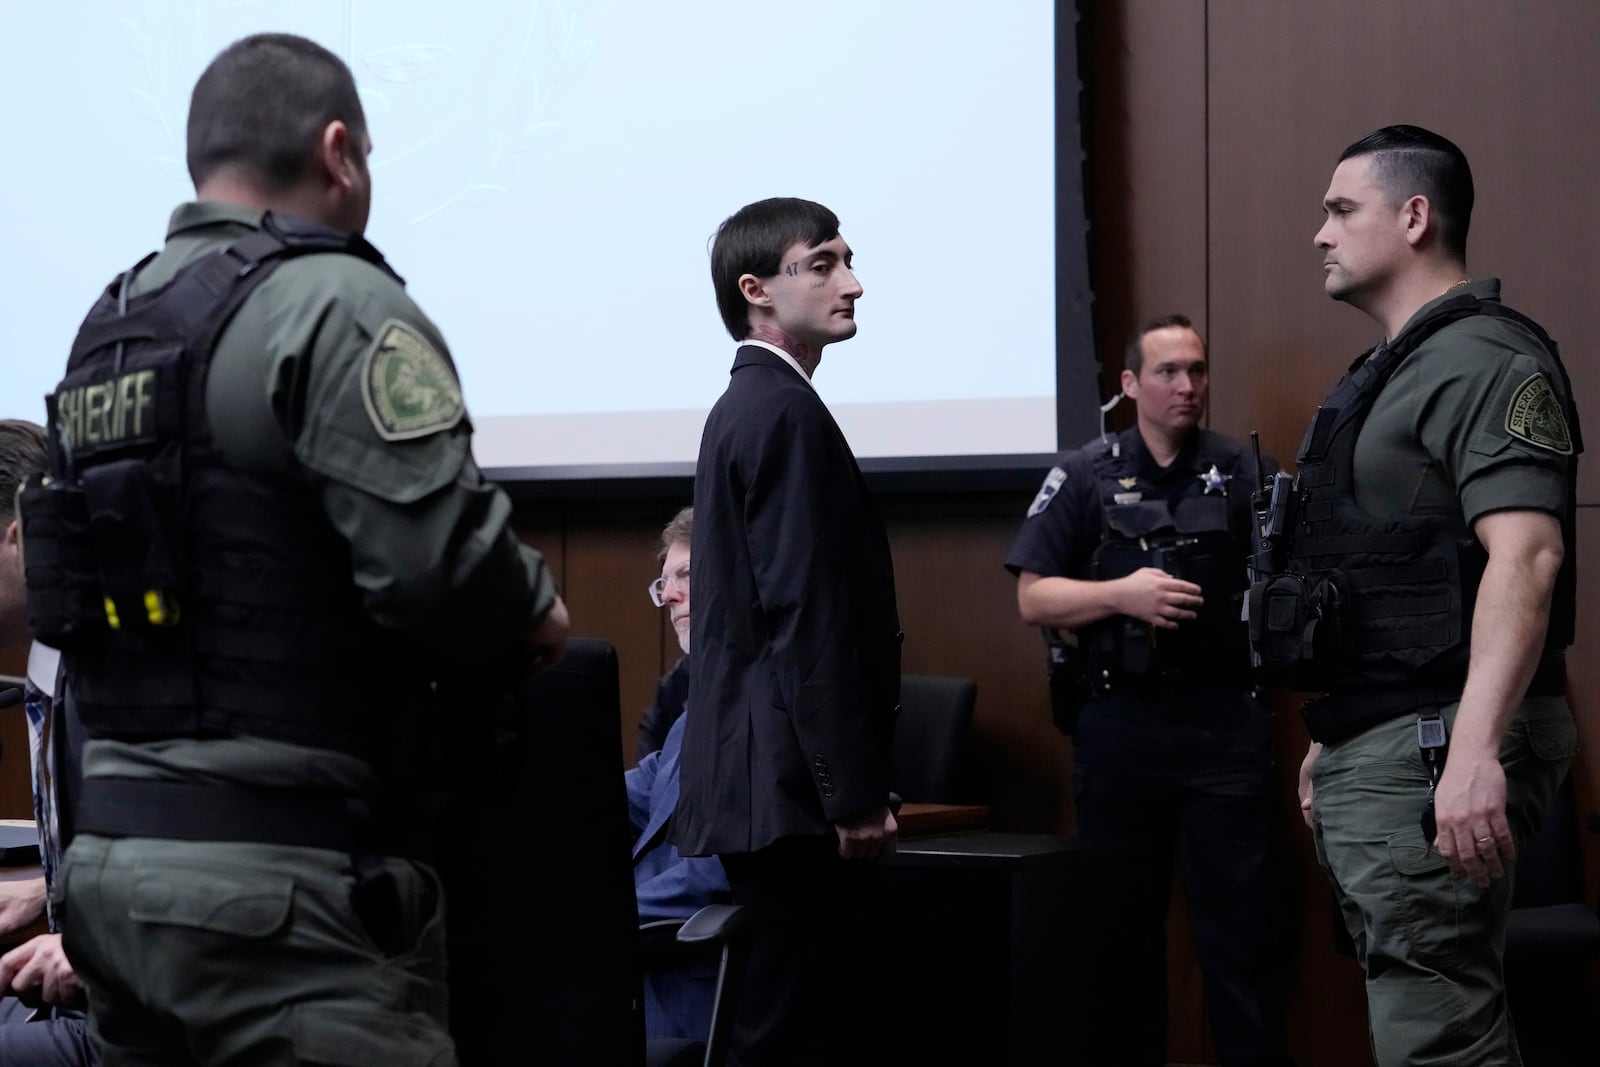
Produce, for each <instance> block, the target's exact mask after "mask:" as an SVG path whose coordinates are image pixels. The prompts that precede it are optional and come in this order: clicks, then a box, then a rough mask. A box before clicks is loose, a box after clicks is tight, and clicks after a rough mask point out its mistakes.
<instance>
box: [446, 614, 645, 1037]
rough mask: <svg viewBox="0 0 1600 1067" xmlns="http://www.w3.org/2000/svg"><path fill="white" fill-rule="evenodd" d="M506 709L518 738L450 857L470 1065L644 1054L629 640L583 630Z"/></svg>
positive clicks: (458, 1013)
mask: <svg viewBox="0 0 1600 1067" xmlns="http://www.w3.org/2000/svg"><path fill="white" fill-rule="evenodd" d="M506 710H507V711H508V712H509V713H510V714H509V716H508V718H510V719H513V720H515V721H511V722H508V723H507V724H506V726H505V727H504V728H503V730H502V733H503V734H509V735H512V736H511V738H510V739H507V738H505V737H502V741H501V745H500V748H499V751H498V752H497V754H496V757H495V758H494V760H493V761H492V762H493V766H490V767H485V768H483V773H482V774H481V775H480V776H479V777H478V778H477V779H475V780H469V781H468V782H467V783H465V789H464V790H463V795H461V796H459V797H457V798H456V800H455V801H454V802H453V807H454V812H455V814H454V815H453V816H452V818H451V820H450V823H449V825H450V827H451V833H450V835H449V839H448V845H449V851H448V855H447V856H446V857H442V858H441V862H440V868H441V873H442V874H443V875H444V877H445V886H446V892H447V894H448V895H449V905H450V921H449V924H448V926H447V929H448V931H449V937H450V961H449V962H450V982H451V1003H450V1007H451V1028H452V1031H453V1032H454V1034H455V1037H456V1044H457V1051H458V1054H459V1057H460V1062H461V1063H462V1065H463V1067H477V1065H485V1064H502V1063H560V1064H606V1065H610V1064H620V1065H627V1064H638V1063H641V1062H642V1060H643V1057H644V1017H643V1012H642V1010H641V1007H640V1001H641V993H640V981H639V956H638V952H639V949H638V923H639V911H638V904H637V902H636V901H635V899H634V892H633V859H632V847H631V841H632V829H631V827H630V825H629V823H628V808H627V794H626V793H625V791H624V789H623V784H622V727H621V722H622V712H621V702H620V699H619V696H618V682H617V654H616V650H615V649H614V648H613V647H612V646H611V645H610V644H609V643H608V642H605V641H599V640H594V639H584V638H574V639H572V640H571V641H569V642H568V643H567V650H566V654H565V655H564V656H563V657H562V659H561V661H560V663H558V664H557V665H556V666H555V667H553V668H551V669H550V670H548V671H546V672H545V673H543V674H540V675H537V676H535V677H533V678H530V679H527V680H526V681H524V682H523V683H522V684H521V685H519V686H518V687H517V689H516V691H515V693H514V694H513V695H512V697H511V698H510V705H509V706H508V708H507V709H506ZM453 713H454V714H459V715H463V716H467V715H473V714H483V715H488V714H492V713H493V709H490V708H477V707H462V708H458V709H454V711H453ZM438 728H439V729H440V730H441V731H443V730H448V729H450V724H448V723H441V724H439V727H438Z"/></svg>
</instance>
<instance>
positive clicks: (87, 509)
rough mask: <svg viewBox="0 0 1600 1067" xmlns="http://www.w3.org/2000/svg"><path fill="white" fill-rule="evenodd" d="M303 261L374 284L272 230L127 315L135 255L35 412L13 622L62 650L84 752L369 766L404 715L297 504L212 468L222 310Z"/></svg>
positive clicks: (308, 493)
mask: <svg viewBox="0 0 1600 1067" xmlns="http://www.w3.org/2000/svg"><path fill="white" fill-rule="evenodd" d="M315 252H322V253H329V252H336V253H345V254H351V255H356V256H358V257H360V258H362V259H364V260H366V261H368V262H371V263H373V264H375V265H377V266H379V267H380V268H382V269H384V270H385V271H387V270H388V268H387V266H386V265H385V264H384V262H383V258H382V256H381V255H379V254H378V252H377V250H376V249H375V248H373V247H372V246H371V245H370V244H368V243H367V242H366V241H364V240H362V239H361V238H359V237H355V238H352V237H350V236H348V235H345V234H342V233H338V232H336V231H332V230H327V229H323V228H321V227H315V226H311V225H310V224H306V223H301V222H298V221H295V220H288V219H277V218H274V217H273V216H271V215H268V216H266V218H265V220H264V222H263V228H262V229H261V230H259V231H255V232H252V233H251V234H249V235H248V236H245V237H242V238H240V239H239V240H237V241H235V242H234V243H233V244H231V245H229V246H228V247H227V248H225V249H223V250H221V251H218V252H213V253H211V254H209V255H206V256H204V257H203V258H201V259H199V260H197V261H196V262H194V263H191V264H189V265H188V266H186V267H185V268H184V269H182V270H181V271H180V272H179V273H178V274H177V275H176V276H175V277H174V278H173V279H172V280H171V281H170V282H169V283H167V284H166V285H164V286H162V287H161V288H160V289H158V290H155V291H153V292H149V293H145V294H141V295H139V296H135V297H132V298H129V296H128V289H129V286H130V283H131V281H132V278H133V276H134V274H135V273H137V271H138V270H139V269H140V268H141V267H143V266H144V263H146V262H148V261H149V257H147V259H146V260H145V261H144V262H141V263H140V264H139V265H138V266H136V267H135V268H134V269H133V270H130V271H128V272H127V273H125V274H123V275H121V276H120V277H119V278H118V279H117V280H116V281H114V282H113V283H112V284H111V286H110V287H109V288H108V289H107V290H106V292H105V293H104V295H102V296H101V298H100V300H99V301H98V302H97V303H96V304H95V306H94V308H93V309H92V310H91V311H90V313H89V315H88V318H87V319H86V320H85V321H84V323H83V326H82V328H81V329H80V330H79V333H78V336H77V339H76V341H75V342H74V344H73V346H72V354H71V357H70V359H69V361H68V364H67V375H66V378H65V379H63V380H62V382H61V383H60V385H59V386H57V388H56V390H55V391H54V392H53V393H52V394H51V395H50V396H49V397H48V398H47V406H48V412H49V442H50V470H49V473H48V474H47V475H45V476H42V477H38V478H35V479H34V480H32V481H31V482H30V483H29V484H28V485H26V486H25V487H24V489H23V490H22V492H21V494H20V505H21V507H20V511H21V517H22V524H23V541H24V560H25V572H26V577H27V584H28V608H29V616H30V622H31V625H32V627H33V631H34V634H35V636H36V637H38V638H39V639H40V640H42V641H44V642H45V643H46V644H49V645H54V646H55V647H57V648H59V649H61V651H62V653H63V655H64V657H65V660H66V666H67V672H68V676H69V677H70V678H71V679H72V686H73V693H74V696H75V699H76V706H77V708H78V711H79V713H80V715H81V717H82V719H83V722H84V725H85V727H86V729H87V731H88V733H89V734H90V736H92V737H100V738H116V739H121V740H127V741H149V740H156V739H163V738H205V737H226V736H251V737H262V738H272V739H276V740H281V741H286V742H291V743H295V744H300V745H308V746H313V747H318V748H325V749H333V750H338V751H348V752H351V753H353V754H356V755H360V756H363V757H369V758H370V757H372V756H374V755H375V752H374V751H373V749H374V745H375V744H376V743H377V739H379V738H381V737H383V736H384V730H383V728H382V724H381V722H380V719H381V717H384V716H392V715H395V714H396V712H397V711H398V710H399V709H401V708H403V707H405V706H406V703H405V701H406V699H407V697H408V696H409V697H410V698H411V699H412V700H413V701H414V699H415V694H416V689H415V686H416V685H417V684H419V683H417V682H416V681H415V680H407V679H406V677H405V673H406V671H405V668H404V666H403V664H404V661H405V657H404V656H402V655H400V654H397V650H396V649H395V648H394V647H393V640H392V638H386V637H385V635H384V634H383V633H382V632H381V631H379V629H378V627H376V626H375V625H374V624H373V623H372V622H371V621H369V620H368V618H367V616H366V613H365V612H364V611H363V610H362V604H361V599H360V593H359V591H358V589H357V588H356V586H355V584H354V582H353V581H352V580H351V572H352V568H351V561H350V550H349V548H348V546H347V545H346V544H345V543H344V541H343V540H342V539H341V537H340V536H339V535H338V533H337V532H336V531H335V530H334V529H333V527H332V526H331V525H330V524H329V523H328V521H327V520H326V518H325V517H324V516H323V514H322V512H321V508H320V505H319V503H318V500H317V497H316V494H315V492H314V491H313V490H312V489H311V487H310V486H309V485H306V484H300V483H299V482H298V481H297V480H296V479H297V477H298V476H297V475H290V476H287V477H285V478H283V479H280V480H268V479H266V478H263V477H258V476H255V475H252V474H249V473H246V472H243V471H240V470H238V469H236V468H234V467H232V466H230V465H229V464H228V463H227V462H226V461H225V460H224V458H223V457H222V455H221V454H220V453H219V452H218V450H217V448H216V446H215V444H214V442H213V438H212V433H211V427H210V424H209V420H208V418H207V412H206V402H205V396H206V380H207V375H208V371H209V369H210V365H211V359H212V356H213V353H214V351H215V348H216V345H217V341H218V338H219V337H220V336H221V334H222V332H223V330H224V329H225V328H226V327H227V325H228V323H229V322H230V321H231V319H232V317H233V315H234V313H235V312H237V311H238V309H239V308H240V306H242V305H243V303H244V302H245V300H246V299H247V298H248V297H249V296H250V294H251V293H252V292H254V291H255V289H256V287H257V286H259V285H260V284H261V283H262V282H263V281H265V280H266V279H267V278H268V277H270V276H271V274H272V273H273V271H275V270H276V269H277V268H278V267H279V266H281V265H282V263H283V262H284V261H285V260H287V259H288V258H291V257H294V256H298V255H303V254H307V253H315ZM397 280H398V279H397Z"/></svg>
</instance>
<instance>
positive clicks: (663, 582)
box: [647, 563, 689, 608]
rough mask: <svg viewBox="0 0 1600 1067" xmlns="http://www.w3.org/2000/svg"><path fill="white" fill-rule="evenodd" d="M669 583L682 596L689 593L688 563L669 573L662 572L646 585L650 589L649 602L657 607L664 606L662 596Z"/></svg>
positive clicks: (664, 602) (664, 594)
mask: <svg viewBox="0 0 1600 1067" xmlns="http://www.w3.org/2000/svg"><path fill="white" fill-rule="evenodd" d="M669 585H670V586H672V588H674V589H676V590H677V591H678V592H679V593H680V594H682V595H683V596H688V595H689V565H688V564H687V563H685V564H684V565H683V566H682V567H679V568H678V569H677V570H676V571H674V572H672V573H671V574H663V575H662V576H661V577H659V578H657V579H656V580H655V581H653V582H651V583H650V585H649V586H648V587H647V588H648V589H649V591H650V603H652V604H654V605H655V606H656V607H658V608H664V607H666V606H667V602H666V601H665V600H663V599H662V597H664V596H666V593H667V586H669Z"/></svg>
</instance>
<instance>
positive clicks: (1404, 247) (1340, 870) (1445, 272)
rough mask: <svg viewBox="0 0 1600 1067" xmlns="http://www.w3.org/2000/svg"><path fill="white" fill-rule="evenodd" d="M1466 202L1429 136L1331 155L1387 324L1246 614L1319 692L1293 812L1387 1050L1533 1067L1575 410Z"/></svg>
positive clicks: (1351, 284)
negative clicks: (1521, 920)
mask: <svg viewBox="0 0 1600 1067" xmlns="http://www.w3.org/2000/svg"><path fill="white" fill-rule="evenodd" d="M1472 202H1473V188H1472V175H1471V171H1470V170H1469V168H1468V166H1467V160H1466V157H1465V156H1464V155H1462V153H1461V150H1460V149H1459V148H1457V147H1456V146H1455V145H1454V144H1452V143H1451V142H1449V141H1447V140H1446V139H1444V138H1443V137H1440V136H1439V135H1437V134H1434V133H1431V132H1429V131H1427V130H1423V129H1419V128H1417V127H1414V126H1390V127H1386V128H1384V129H1381V130H1378V131H1376V132H1374V133H1372V134H1369V135H1368V136H1367V137H1365V138H1363V139H1362V140H1360V141H1357V142H1356V143H1355V144H1353V145H1351V146H1350V147H1349V148H1348V149H1346V150H1345V152H1344V154H1343V155H1342V156H1341V157H1340V162H1339V164H1338V167H1337V169H1335V171H1334V173H1333V180H1332V183H1331V184H1330V186H1329V187H1328V191H1327V194H1326V197H1325V198H1324V201H1323V206H1324V209H1325V211H1326V214H1327V220H1326V222H1324V224H1323V226H1322V229H1321V230H1320V231H1319V232H1318V233H1317V236H1316V245H1317V247H1318V248H1319V249H1320V250H1321V251H1322V254H1323V273H1324V276H1325V282H1324V284H1325V287H1326V289H1327V292H1328V295H1329V296H1331V297H1333V298H1334V299H1335V300H1342V301H1344V302H1346V303H1348V304H1351V305H1353V306H1355V307H1357V308H1359V309H1361V310H1362V311H1364V312H1366V313H1367V314H1368V315H1369V316H1371V317H1372V318H1373V319H1374V320H1375V321H1376V322H1377V323H1378V325H1379V326H1381V327H1382V328H1383V331H1384V337H1385V340H1384V341H1383V342H1382V343H1381V344H1379V345H1378V346H1377V347H1376V348H1375V349H1373V350H1372V351H1371V352H1369V353H1368V354H1367V355H1365V356H1364V357H1363V358H1362V359H1361V360H1359V361H1358V362H1357V363H1356V365H1355V366H1353V367H1352V368H1351V371H1350V373H1349V374H1348V375H1346V376H1345V378H1344V379H1343V380H1342V381H1341V382H1340V383H1339V385H1338V386H1337V387H1336V388H1335V389H1334V392H1333V394H1332V395H1331V396H1330V397H1329V398H1328V399H1327V400H1326V401H1325V402H1324V403H1323V405H1322V407H1321V408H1320V409H1319V410H1318V412H1317V417H1316V419H1315V421H1314V422H1313V424H1312V426H1311V429H1310V430H1309V431H1308V432H1307V434H1306V437H1305V440H1304V442H1303V443H1302V444H1301V447H1300V454H1299V457H1298V459H1299V472H1298V474H1297V475H1296V478H1295V483H1294V490H1293V492H1280V493H1279V494H1278V497H1279V501H1280V503H1283V504H1285V505H1287V506H1288V507H1289V514H1287V515H1283V514H1278V513H1276V512H1277V510H1278V509H1276V508H1272V509H1270V510H1269V512H1268V514H1267V515H1266V521H1264V522H1263V523H1262V528H1263V531H1264V532H1265V534H1266V535H1267V539H1268V540H1271V539H1272V538H1275V537H1278V536H1280V535H1282V536H1283V543H1282V544H1281V545H1279V546H1276V547H1277V548H1278V550H1279V552H1280V553H1281V555H1280V556H1279V558H1278V559H1277V560H1276V565H1275V566H1265V567H1262V568H1261V570H1262V572H1263V573H1262V575H1261V578H1260V580H1259V581H1257V583H1256V584H1255V585H1254V586H1253V587H1252V590H1251V602H1250V606H1249V608H1250V611H1249V614H1250V625H1251V631H1252V640H1253V641H1254V644H1255V648H1256V651H1257V652H1258V653H1259V654H1260V656H1261V659H1262V662H1263V664H1264V666H1265V667H1266V668H1267V669H1268V670H1270V671H1274V672H1279V673H1281V674H1283V675H1284V676H1286V678H1287V680H1288V681H1289V682H1290V683H1291V684H1293V686H1294V688H1296V689H1302V690H1305V689H1311V690H1320V691H1322V692H1325V693H1326V694H1327V696H1325V697H1323V698H1322V699H1320V700H1317V701H1314V702H1312V703H1311V704H1309V705H1308V706H1307V707H1306V709H1305V718H1306V723H1307V725H1308V727H1309V728H1310V733H1311V736H1312V739H1313V741H1314V743H1313V744H1312V746H1311V750H1310V752H1309V753H1308V754H1307V756H1306V759H1305V763H1304V765H1303V767H1302V770H1301V776H1300V796H1301V807H1302V810H1303V811H1304V812H1305V814H1306V817H1307V821H1308V822H1309V823H1310V825H1311V827H1312V830H1313V836H1314V838H1315V842H1316V849H1317V855H1318V858H1319V860H1320V861H1321V862H1322V864H1323V866H1324V868H1325V869H1326V870H1327V872H1328V874H1329V875H1330V876H1331V878H1332V879H1333V882H1334V885H1335V887H1336V889H1337V891H1338V896H1339V900H1340V904H1341V907H1342V910H1343V913H1344V918H1345V922H1346V925H1347V926H1348V928H1349V930H1350V933H1351V935H1352V937H1353V938H1354V940H1355V945H1356V948H1357V952H1358V955H1359V957H1360V959H1361V962H1362V964H1363V966H1364V967H1365V969H1366V976H1367V1001H1368V1006H1369V1009H1370V1010H1369V1017H1370V1020H1371V1027H1372V1043H1373V1048H1374V1052H1375V1055H1376V1059H1377V1062H1378V1064H1379V1065H1380V1067H1401V1065H1404V1064H1421V1063H1439V1064H1445V1063H1448V1064H1451V1065H1452V1067H1474V1065H1479V1064H1485V1065H1486V1064H1497V1065H1504V1064H1519V1063H1521V1062H1522V1061H1521V1058H1520V1056H1519V1054H1518V1051H1517V1045H1516V1039H1515V1036H1514V1035H1513V1032H1512V1028H1511V1025H1510V1021H1509V1018H1508V1016H1507V1012H1506V999H1505V982H1504V976H1503V971H1502V954H1503V950H1504V946H1505V933H1506V924H1507V919H1508V915H1509V909H1510V904H1511V884H1512V877H1511V875H1512V873H1513V871H1514V868H1515V858H1516V852H1517V847H1518V845H1519V844H1520V843H1522V842H1523V841H1525V840H1526V839H1527V838H1528V836H1529V835H1530V834H1531V833H1532V832H1533V830H1534V829H1535V828H1536V827H1537V825H1538V822H1539V819H1540V817H1541V815H1542V814H1543V812H1544V810H1545V808H1546V806H1547V805H1548V804H1549V802H1550V799H1551V797H1552V796H1553V794H1554V793H1555V791H1556V789H1557V787H1558V785H1559V783H1560V781H1561V779H1562V777H1563V776H1564V775H1565V774H1566V772H1567V767H1568V764H1569V762H1570V761H1571V758H1572V755H1573V751H1574V748H1575V744H1576V740H1575V730H1574V726H1573V721H1572V715H1571V712H1570V711H1569V709H1568V707H1567V702H1566V698H1565V695H1564V692H1565V669H1564V660H1563V652H1564V650H1565V648H1566V646H1567V645H1568V644H1570V643H1571V641H1572V630H1573V616H1574V596H1575V585H1574V580H1573V567H1572V560H1573V556H1574V554H1575V552H1574V544H1573V500H1574V496H1573V488H1574V480H1575V477H1576V465H1577V454H1578V452H1579V451H1581V448H1582V444H1581V440H1580V437H1579V431H1578V422H1577V414H1576V412H1575V410H1574V408H1573V403H1572V393H1571V388H1570V386H1569V384H1568V381H1567V376H1566V372H1565V371H1564V369H1563V368H1562V365H1561V360H1560V357H1559V354H1558V353H1557V350H1556V347H1555V344H1554V343H1553V342H1552V341H1551V340H1550V338H1549V337H1548V336H1547V335H1546V334H1545V332H1544V330H1543V329H1541V328H1540V327H1539V326H1538V324H1537V323H1534V322H1533V321H1532V320H1530V319H1528V318H1526V317H1525V316H1523V315H1520V314H1518V313H1517V312H1515V311H1513V310H1511V309H1510V308H1507V307H1506V306H1504V305H1502V304H1501V303H1500V285H1499V282H1498V281H1496V280H1493V279H1483V280H1476V281H1475V280H1472V279H1471V278H1470V277H1469V275H1468V273H1467V269H1466V240H1467V227H1468V224H1469V222H1470V221H1471V217H1472Z"/></svg>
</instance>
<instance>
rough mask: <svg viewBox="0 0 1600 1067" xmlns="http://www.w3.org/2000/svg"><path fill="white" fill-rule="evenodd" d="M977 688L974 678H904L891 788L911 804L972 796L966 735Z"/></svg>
mask: <svg viewBox="0 0 1600 1067" xmlns="http://www.w3.org/2000/svg"><path fill="white" fill-rule="evenodd" d="M977 696H978V686H977V683H976V682H974V681H973V680H972V679H971V678H949V677H943V676H939V675H932V674H905V675H901V676H900V718H899V720H898V721H897V722H896V723H895V733H894V747H893V748H892V749H891V750H890V763H889V787H890V788H891V789H893V790H894V791H895V792H896V793H898V794H899V795H900V796H901V798H902V799H904V800H906V801H907V802H910V803H914V804H915V803H929V804H959V803H964V802H969V801H971V800H972V796H971V785H970V782H969V776H968V767H967V738H968V735H969V733H970V731H971V727H972V708H973V705H974V704H975V703H976V702H977Z"/></svg>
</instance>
